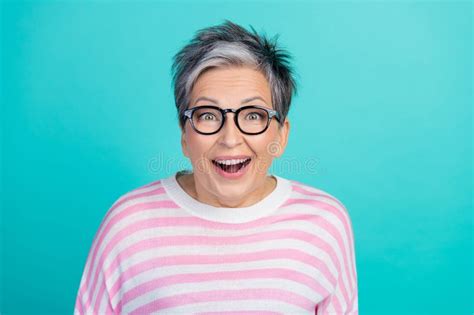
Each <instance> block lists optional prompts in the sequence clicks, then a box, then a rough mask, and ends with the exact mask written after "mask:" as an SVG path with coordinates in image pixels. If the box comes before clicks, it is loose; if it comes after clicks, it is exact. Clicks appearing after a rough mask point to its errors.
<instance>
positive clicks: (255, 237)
mask: <svg viewBox="0 0 474 315" xmlns="http://www.w3.org/2000/svg"><path fill="white" fill-rule="evenodd" d="M287 236H290V238H293V239H299V240H301V241H305V242H307V243H309V244H321V246H320V247H321V248H322V250H324V251H325V252H326V253H328V254H329V256H330V258H331V260H332V261H333V263H334V264H335V265H336V269H337V270H340V269H341V266H340V264H339V260H338V259H337V256H336V254H335V252H334V249H333V248H332V247H331V246H330V245H329V244H328V243H326V242H325V241H324V240H323V239H321V238H319V237H318V236H315V235H312V234H310V233H306V232H301V231H295V230H280V231H270V232H263V233H255V234H252V235H248V236H247V237H246V238H245V239H242V238H239V237H238V236H237V237H211V236H168V237H154V238H150V239H145V240H141V241H139V242H137V243H135V244H132V245H130V246H129V247H128V248H126V249H124V250H123V251H122V252H120V253H119V254H118V255H117V257H119V258H120V257H131V256H132V255H134V254H136V253H138V252H141V251H145V250H149V249H152V248H153V249H157V248H160V247H163V246H171V247H174V246H182V245H190V244H192V245H197V246H199V245H221V244H229V245H232V244H248V243H253V242H257V241H259V240H265V241H266V240H273V239H274V240H279V239H281V238H285V237H287ZM201 258H202V257H200V259H201ZM191 259H192V257H191ZM162 260H163V262H160V264H163V263H166V260H165V258H162ZM195 261H196V260H190V259H189V258H186V259H185V260H182V261H181V262H178V263H181V264H190V263H195ZM119 264H120V262H119V261H118V260H117V259H114V262H113V263H112V264H111V265H110V267H109V268H107V270H106V272H105V274H106V275H107V276H110V275H112V274H113V273H114V271H115V269H116V268H118V266H119ZM171 264H176V263H175V262H172V263H171ZM321 269H322V271H323V272H325V273H326V274H327V275H328V278H329V279H332V280H333V281H334V282H335V279H334V278H333V277H332V275H331V273H330V272H329V270H328V269H326V268H321ZM329 275H331V276H329ZM104 289H105V284H102V288H101V291H100V292H103V290H104ZM116 290H117V286H116V285H114V291H112V292H111V294H114V295H115V294H116V292H117V291H116Z"/></svg>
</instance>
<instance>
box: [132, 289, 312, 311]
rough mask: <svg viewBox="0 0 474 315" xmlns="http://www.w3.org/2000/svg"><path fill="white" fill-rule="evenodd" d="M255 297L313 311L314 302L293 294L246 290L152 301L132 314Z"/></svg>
mask: <svg viewBox="0 0 474 315" xmlns="http://www.w3.org/2000/svg"><path fill="white" fill-rule="evenodd" d="M255 297H258V298H259V299H260V300H276V301H282V302H286V303H288V304H291V305H296V306H299V307H301V308H302V309H305V310H307V311H312V310H313V308H312V306H311V304H312V301H310V300H308V299H307V298H305V297H302V296H300V295H297V294H294V293H292V292H288V291H285V290H273V289H246V290H215V291H206V292H196V293H189V294H180V295H175V296H172V297H166V298H163V299H158V300H155V301H152V302H150V303H148V304H145V305H143V306H141V307H139V308H137V309H135V310H134V311H132V312H131V313H130V314H132V315H138V314H149V313H152V312H157V311H158V310H162V309H166V308H170V307H176V306H182V305H186V304H194V303H196V302H211V301H239V300H255Z"/></svg>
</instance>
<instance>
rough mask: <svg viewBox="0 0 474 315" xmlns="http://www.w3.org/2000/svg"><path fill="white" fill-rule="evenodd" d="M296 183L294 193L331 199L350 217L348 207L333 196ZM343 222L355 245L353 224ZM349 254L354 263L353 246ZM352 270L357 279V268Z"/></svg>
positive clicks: (350, 247) (293, 187)
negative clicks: (309, 189) (310, 189)
mask: <svg viewBox="0 0 474 315" xmlns="http://www.w3.org/2000/svg"><path fill="white" fill-rule="evenodd" d="M295 183H296V185H293V186H292V189H293V191H296V192H298V193H300V194H303V195H306V196H316V197H325V198H329V199H331V200H332V201H334V202H336V203H337V204H338V205H339V206H340V207H341V208H343V209H344V211H345V212H346V214H347V216H348V217H349V212H348V211H347V209H346V207H345V206H344V205H343V204H342V203H341V202H339V200H337V199H336V198H334V197H333V196H331V195H329V194H321V193H315V192H311V191H308V190H306V189H304V188H303V187H301V186H298V184H299V185H302V184H301V183H298V182H295ZM341 221H343V222H344V228H345V230H346V234H347V235H349V238H350V242H351V243H352V244H354V235H353V229H352V224H351V222H345V220H341ZM347 225H351V226H350V228H348V227H347ZM348 230H349V233H347V231H348ZM349 252H350V256H351V261H353V260H354V251H353V249H352V246H349ZM351 269H352V272H353V274H354V277H355V275H356V271H355V267H354V266H352V267H351Z"/></svg>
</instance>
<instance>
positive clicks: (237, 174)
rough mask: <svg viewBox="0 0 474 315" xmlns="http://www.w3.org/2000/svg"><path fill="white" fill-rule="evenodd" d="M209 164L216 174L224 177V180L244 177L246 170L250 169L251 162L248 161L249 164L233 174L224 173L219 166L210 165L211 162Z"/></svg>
mask: <svg viewBox="0 0 474 315" xmlns="http://www.w3.org/2000/svg"><path fill="white" fill-rule="evenodd" d="M211 164H212V166H213V167H214V169H215V170H216V172H217V174H219V175H221V176H222V177H224V178H226V179H239V178H241V177H242V176H244V175H245V173H247V170H248V169H249V168H250V164H252V160H250V163H249V164H247V165H245V166H244V167H242V168H241V169H240V170H238V171H237V172H235V173H227V172H225V171H224V170H223V169H222V168H220V167H219V166H217V165H215V164H214V163H212V161H211Z"/></svg>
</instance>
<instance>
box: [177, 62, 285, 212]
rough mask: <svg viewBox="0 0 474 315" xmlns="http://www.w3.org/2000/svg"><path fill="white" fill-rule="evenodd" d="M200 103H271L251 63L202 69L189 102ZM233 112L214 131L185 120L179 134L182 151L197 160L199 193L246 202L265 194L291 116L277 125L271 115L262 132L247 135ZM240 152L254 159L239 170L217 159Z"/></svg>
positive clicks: (219, 201)
mask: <svg viewBox="0 0 474 315" xmlns="http://www.w3.org/2000/svg"><path fill="white" fill-rule="evenodd" d="M202 105H214V106H218V107H220V108H223V109H225V108H232V109H238V108H240V107H242V106H246V105H259V106H263V107H266V108H268V109H273V107H272V99H271V91H270V87H269V84H268V82H267V80H266V78H265V76H264V75H263V74H262V73H261V72H259V71H257V70H254V69H251V68H247V67H226V68H211V69H209V70H207V71H205V72H204V73H202V74H201V75H200V76H199V78H198V79H197V81H196V82H195V84H194V86H193V89H192V91H191V101H190V106H189V108H193V107H196V106H202ZM234 115H235V114H233V113H227V114H226V116H227V117H226V120H225V124H224V126H223V127H222V128H221V129H220V130H219V132H218V133H216V134H213V135H202V134H199V133H197V132H196V131H194V129H193V128H192V126H191V122H190V121H189V120H187V121H186V124H185V128H184V132H183V133H182V137H181V144H182V149H183V154H184V155H185V156H187V157H188V158H189V159H190V160H191V164H192V165H193V174H194V185H195V189H196V193H197V195H198V196H199V199H200V200H202V201H206V202H208V203H209V204H214V205H221V206H223V207H242V206H248V205H251V204H253V203H255V202H257V201H258V200H259V199H260V198H261V196H262V195H263V189H264V187H265V186H264V184H265V182H266V180H267V171H268V168H269V167H270V166H271V163H272V160H273V158H274V157H278V156H280V155H281V154H283V152H284V149H285V147H286V143H287V139H288V132H289V122H288V120H285V123H284V125H283V126H282V127H281V128H279V127H278V121H277V120H276V119H275V118H273V119H272V120H271V122H270V125H269V126H268V129H267V130H266V131H265V132H263V133H262V134H259V135H246V134H243V133H242V132H240V130H239V129H238V128H237V126H236V125H235V122H234V117H233V116H234ZM251 117H252V116H251ZM253 117H255V116H253ZM208 118H209V117H208ZM237 156H240V157H242V158H243V159H245V158H246V157H248V158H250V163H249V164H248V165H247V166H246V167H244V168H242V169H241V170H240V171H239V172H238V173H237V174H236V173H231V174H229V173H228V172H226V171H225V169H228V167H219V166H218V165H219V164H216V161H217V160H221V161H222V160H230V159H231V158H232V157H237ZM231 171H232V170H231ZM241 173H243V174H241ZM239 174H241V175H239ZM267 187H268V186H267Z"/></svg>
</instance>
